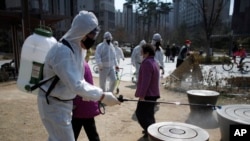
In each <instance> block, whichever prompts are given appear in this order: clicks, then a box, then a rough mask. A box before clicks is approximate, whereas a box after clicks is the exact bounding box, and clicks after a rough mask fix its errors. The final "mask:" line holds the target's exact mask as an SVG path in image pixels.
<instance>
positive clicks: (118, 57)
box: [113, 41, 125, 65]
mask: <svg viewBox="0 0 250 141" xmlns="http://www.w3.org/2000/svg"><path fill="white" fill-rule="evenodd" d="M113 44H114V47H115V53H116V60H117V63H118V65H119V64H120V60H121V59H122V60H123V61H124V60H125V58H124V53H123V51H122V49H121V48H120V47H119V42H118V41H114V42H113Z"/></svg>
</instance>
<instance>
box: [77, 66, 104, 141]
mask: <svg viewBox="0 0 250 141" xmlns="http://www.w3.org/2000/svg"><path fill="white" fill-rule="evenodd" d="M84 68H85V73H84V78H85V80H86V81H87V82H88V83H90V84H92V85H93V84H94V83H93V77H92V73H91V70H90V68H89V65H88V63H87V62H84ZM73 105H74V109H73V115H72V127H73V131H74V135H75V140H77V138H78V136H79V134H80V131H81V129H82V127H84V130H85V132H86V134H87V136H88V139H89V140H90V141H100V139H99V135H98V133H97V130H96V126H95V119H94V117H95V116H97V115H99V114H100V111H99V107H98V102H94V101H83V100H82V98H81V97H80V96H76V98H75V99H74V100H73Z"/></svg>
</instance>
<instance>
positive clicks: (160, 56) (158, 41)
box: [151, 33, 165, 75]
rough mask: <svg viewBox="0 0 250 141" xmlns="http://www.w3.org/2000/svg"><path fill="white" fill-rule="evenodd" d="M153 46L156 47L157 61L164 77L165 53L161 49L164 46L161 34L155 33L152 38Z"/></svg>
mask: <svg viewBox="0 0 250 141" xmlns="http://www.w3.org/2000/svg"><path fill="white" fill-rule="evenodd" d="M151 44H152V45H153V46H154V47H155V60H156V61H157V62H158V65H159V66H160V69H161V70H162V73H161V74H162V75H164V73H165V70H164V67H165V65H164V51H163V49H162V47H161V45H162V38H161V35H160V34H159V33H155V34H154V35H153V38H152V42H151Z"/></svg>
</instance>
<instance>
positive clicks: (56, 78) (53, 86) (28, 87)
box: [25, 39, 74, 104]
mask: <svg viewBox="0 0 250 141" xmlns="http://www.w3.org/2000/svg"><path fill="white" fill-rule="evenodd" d="M62 43H63V44H64V45H66V46H67V47H68V48H70V50H71V51H72V52H73V53H74V50H73V48H72V47H71V45H70V44H69V42H68V41H67V40H65V39H62ZM52 79H54V80H53V81H52V83H51V85H50V86H49V88H48V91H47V92H46V91H44V90H43V89H42V88H41V87H40V86H42V85H43V84H45V83H46V82H48V81H50V80H52ZM59 80H60V78H59V77H58V76H57V75H55V76H52V77H50V78H49V79H45V80H42V81H40V82H39V83H37V84H35V85H34V86H29V85H27V86H26V87H25V89H26V90H27V91H29V92H31V91H33V90H35V89H37V88H40V89H41V90H43V91H44V92H45V93H46V101H47V103H48V104H49V100H48V96H49V94H50V92H51V91H52V90H53V89H54V88H55V86H56V84H57V82H58V81H59Z"/></svg>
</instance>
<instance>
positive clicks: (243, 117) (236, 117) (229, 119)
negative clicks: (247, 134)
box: [216, 104, 250, 141]
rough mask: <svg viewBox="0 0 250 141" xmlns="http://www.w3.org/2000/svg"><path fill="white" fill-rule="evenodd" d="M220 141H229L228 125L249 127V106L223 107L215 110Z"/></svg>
mask: <svg viewBox="0 0 250 141" xmlns="http://www.w3.org/2000/svg"><path fill="white" fill-rule="evenodd" d="M216 111H217V115H218V120H219V125H220V131H221V141H229V138H230V125H250V105H247V104H236V105H225V106H222V108H221V109H217V110H216Z"/></svg>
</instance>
